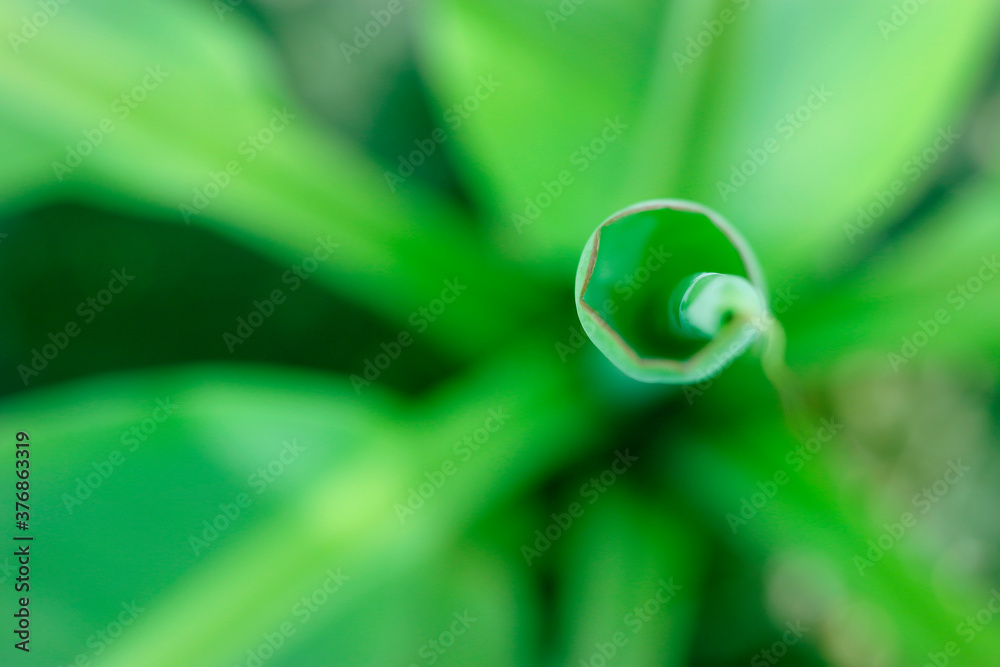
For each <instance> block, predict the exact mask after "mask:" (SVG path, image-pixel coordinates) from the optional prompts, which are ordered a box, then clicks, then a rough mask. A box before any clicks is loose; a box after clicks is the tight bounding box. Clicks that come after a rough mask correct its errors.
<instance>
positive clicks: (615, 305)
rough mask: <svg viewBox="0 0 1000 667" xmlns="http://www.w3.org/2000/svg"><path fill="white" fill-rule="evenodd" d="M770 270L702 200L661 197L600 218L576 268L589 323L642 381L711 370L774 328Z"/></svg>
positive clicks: (698, 377) (606, 348)
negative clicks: (765, 270) (765, 269)
mask: <svg viewBox="0 0 1000 667" xmlns="http://www.w3.org/2000/svg"><path fill="white" fill-rule="evenodd" d="M766 294H767V288H766V285H765V281H764V273H763V270H762V269H761V267H760V264H759V262H758V261H757V259H756V257H755V256H754V253H753V251H752V249H751V248H750V245H749V244H748V243H747V242H746V240H745V239H744V238H743V237H742V236H741V235H740V234H739V232H737V231H736V229H735V228H734V227H733V226H732V225H731V224H729V222H727V221H726V220H725V218H723V217H722V216H721V215H719V214H718V213H716V212H715V211H712V210H711V209H708V208H706V207H704V206H702V205H700V204H696V203H693V202H688V201H681V200H667V199H663V200H655V201H648V202H643V203H640V204H636V205H634V206H630V207H628V208H626V209H624V210H622V211H619V212H618V213H615V214H614V215H612V216H611V217H610V218H608V219H607V220H605V221H604V222H602V223H601V224H600V225H599V226H598V227H597V229H596V230H594V233H593V234H592V235H591V237H590V239H589V240H588V241H587V245H586V246H585V247H584V250H583V254H582V256H581V258H580V264H579V267H578V268H577V273H576V307H577V313H578V314H579V316H580V322H581V323H582V325H583V328H584V331H586V332H587V335H588V336H589V337H590V339H591V340H592V341H593V342H594V344H595V345H596V346H597V347H598V349H600V350H601V352H603V353H604V355H605V356H606V357H607V358H608V359H610V360H611V362H612V363H614V364H615V366H617V367H618V368H619V369H620V370H621V371H622V372H623V373H625V374H626V375H628V376H629V377H631V378H634V379H636V380H639V381H641V382H661V383H668V384H689V383H694V382H700V381H702V380H705V379H707V378H710V377H712V376H714V375H716V374H717V373H719V372H720V371H721V370H722V369H724V368H725V367H726V366H727V365H728V364H729V363H731V362H732V361H733V360H734V359H736V358H737V357H739V356H740V355H741V354H743V352H745V351H746V350H747V348H749V347H750V346H751V344H753V342H754V341H755V340H757V339H758V338H759V337H760V335H761V334H762V333H765V332H767V331H769V329H770V325H771V323H773V321H774V319H773V317H772V316H771V314H770V310H769V308H768V305H767V303H768V302H767V298H766V297H765V295H766Z"/></svg>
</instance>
